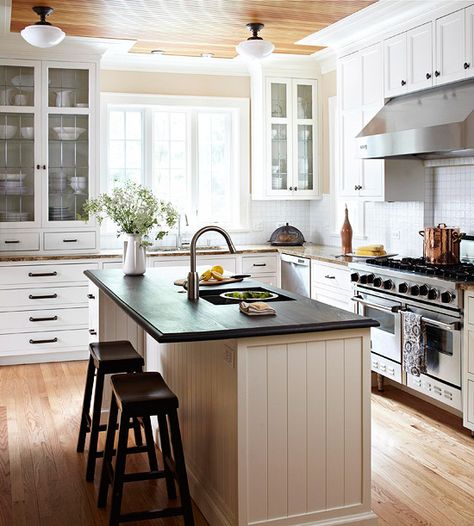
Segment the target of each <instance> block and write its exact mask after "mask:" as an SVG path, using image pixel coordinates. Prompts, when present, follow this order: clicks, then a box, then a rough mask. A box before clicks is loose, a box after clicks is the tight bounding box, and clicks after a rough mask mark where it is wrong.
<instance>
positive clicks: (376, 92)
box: [355, 44, 383, 107]
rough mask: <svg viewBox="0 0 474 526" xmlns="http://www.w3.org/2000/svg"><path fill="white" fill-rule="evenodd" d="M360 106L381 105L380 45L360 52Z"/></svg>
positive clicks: (381, 64)
mask: <svg viewBox="0 0 474 526" xmlns="http://www.w3.org/2000/svg"><path fill="white" fill-rule="evenodd" d="M360 71H361V73H360V74H357V75H355V78H357V76H358V75H360V76H361V84H362V87H361V90H362V94H361V97H362V100H361V102H362V106H364V107H367V106H373V105H380V106H382V105H383V82H382V79H383V57H382V47H381V44H375V45H374V46H370V47H368V48H366V49H363V50H362V51H361V52H360Z"/></svg>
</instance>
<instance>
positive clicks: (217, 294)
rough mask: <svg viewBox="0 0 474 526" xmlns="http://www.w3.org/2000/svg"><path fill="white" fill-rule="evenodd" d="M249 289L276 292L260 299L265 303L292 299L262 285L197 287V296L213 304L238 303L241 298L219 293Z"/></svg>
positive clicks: (246, 290)
mask: <svg viewBox="0 0 474 526" xmlns="http://www.w3.org/2000/svg"><path fill="white" fill-rule="evenodd" d="M250 290H251V291H255V292H269V293H270V294H278V295H277V297H276V298H265V299H261V300H260V301H264V302H265V303H271V302H273V301H294V299H293V298H290V297H288V296H285V295H283V294H280V293H275V292H273V291H272V290H268V289H265V288H263V287H251V288H247V289H234V288H226V289H221V288H219V289H218V290H215V289H214V290H203V289H202V288H201V289H199V296H200V297H201V299H203V300H206V301H208V302H209V303H212V304H213V305H238V304H239V303H240V301H241V300H239V299H231V298H224V297H222V296H221V294H222V293H223V292H248V291H250Z"/></svg>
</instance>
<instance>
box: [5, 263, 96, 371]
mask: <svg viewBox="0 0 474 526" xmlns="http://www.w3.org/2000/svg"><path fill="white" fill-rule="evenodd" d="M99 266H100V264H99V262H98V261H87V260H86V261H81V262H80V263H75V262H74V261H73V260H60V261H47V262H38V263H31V262H28V263H25V264H22V263H4V264H0V365H8V364H21V363H38V362H50V361H65V360H82V359H86V358H87V357H88V354H89V352H88V348H87V346H88V342H89V332H88V326H89V309H88V304H87V301H88V300H87V293H88V284H87V278H86V276H85V275H84V271H85V270H88V269H98V268H99Z"/></svg>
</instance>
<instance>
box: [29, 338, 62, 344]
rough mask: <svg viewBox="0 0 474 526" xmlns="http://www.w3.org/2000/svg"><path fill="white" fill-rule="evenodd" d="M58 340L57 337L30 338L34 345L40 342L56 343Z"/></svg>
mask: <svg viewBox="0 0 474 526" xmlns="http://www.w3.org/2000/svg"><path fill="white" fill-rule="evenodd" d="M57 341H58V339H57V338H51V339H50V340H30V343H31V344H32V345H37V344H38V343H56V342H57Z"/></svg>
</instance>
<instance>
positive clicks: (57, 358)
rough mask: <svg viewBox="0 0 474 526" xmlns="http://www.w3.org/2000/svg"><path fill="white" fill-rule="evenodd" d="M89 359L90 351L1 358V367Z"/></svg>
mask: <svg viewBox="0 0 474 526" xmlns="http://www.w3.org/2000/svg"><path fill="white" fill-rule="evenodd" d="M88 358H89V351H88V350H85V351H84V350H82V351H65V352H51V353H41V354H22V355H15V356H2V357H0V366H2V365H26V364H31V363H48V362H76V361H83V360H87V359H88Z"/></svg>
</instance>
